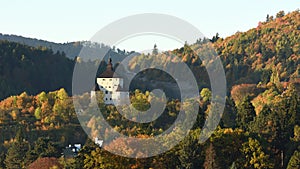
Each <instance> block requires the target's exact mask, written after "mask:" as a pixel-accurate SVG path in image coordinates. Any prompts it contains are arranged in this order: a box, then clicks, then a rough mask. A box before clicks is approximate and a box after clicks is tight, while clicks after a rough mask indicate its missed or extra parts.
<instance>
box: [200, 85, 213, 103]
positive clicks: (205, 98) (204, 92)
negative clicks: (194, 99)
mask: <svg viewBox="0 0 300 169" xmlns="http://www.w3.org/2000/svg"><path fill="white" fill-rule="evenodd" d="M200 96H201V98H202V100H203V101H204V102H207V101H209V100H211V91H210V90H209V89H208V88H203V89H202V90H201V92H200Z"/></svg>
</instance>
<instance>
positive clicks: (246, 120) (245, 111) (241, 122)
mask: <svg viewBox="0 0 300 169" xmlns="http://www.w3.org/2000/svg"><path fill="white" fill-rule="evenodd" d="M237 110H238V114H237V124H238V126H239V127H240V128H242V129H244V130H246V129H248V126H249V124H250V122H251V121H253V120H254V117H255V116H256V114H255V110H254V106H253V105H252V103H251V100H250V97H249V96H246V97H245V98H244V99H243V101H242V102H241V103H240V104H238V106H237Z"/></svg>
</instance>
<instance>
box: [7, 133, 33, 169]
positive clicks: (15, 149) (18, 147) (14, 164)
mask: <svg viewBox="0 0 300 169" xmlns="http://www.w3.org/2000/svg"><path fill="white" fill-rule="evenodd" d="M27 150H28V144H27V143H26V142H25V141H24V139H23V136H22V130H21V129H19V130H18V132H17V134H16V137H15V142H14V143H13V144H12V146H11V147H10V148H9V149H8V151H7V154H6V158H5V161H4V163H5V165H6V168H7V169H20V168H24V167H25V166H24V165H25V164H24V157H25V154H26V152H27Z"/></svg>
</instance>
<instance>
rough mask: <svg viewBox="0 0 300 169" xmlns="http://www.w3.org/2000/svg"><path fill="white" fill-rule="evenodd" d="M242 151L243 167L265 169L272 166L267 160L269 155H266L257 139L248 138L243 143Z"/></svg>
mask: <svg viewBox="0 0 300 169" xmlns="http://www.w3.org/2000/svg"><path fill="white" fill-rule="evenodd" d="M242 152H243V155H244V159H243V160H244V161H245V162H244V165H243V168H255V169H267V168H274V166H273V164H272V163H271V162H270V160H269V155H267V154H266V153H265V152H264V151H263V148H262V146H261V145H260V143H259V141H258V140H256V139H252V138H251V137H250V138H249V139H248V142H246V143H244V144H243V148H242Z"/></svg>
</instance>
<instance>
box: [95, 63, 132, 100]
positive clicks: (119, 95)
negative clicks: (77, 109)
mask: <svg viewBox="0 0 300 169" xmlns="http://www.w3.org/2000/svg"><path fill="white" fill-rule="evenodd" d="M123 87H124V81H123V78H121V77H120V76H119V75H117V74H116V73H115V72H114V71H113V65H112V61H111V59H109V61H108V64H107V67H106V70H105V71H104V72H103V73H102V74H100V75H99V76H97V79H96V86H95V89H94V91H92V92H91V97H92V100H93V97H95V96H96V92H97V91H102V92H103V94H104V97H103V99H104V103H105V104H114V103H115V104H116V103H119V104H121V103H123V100H125V98H126V95H127V96H128V95H129V93H128V91H124V89H123Z"/></svg>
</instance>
